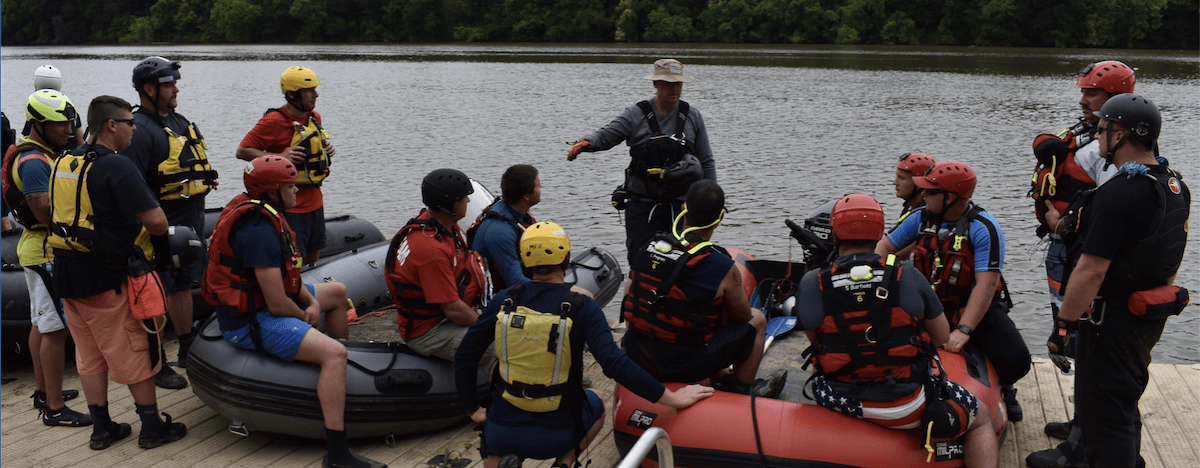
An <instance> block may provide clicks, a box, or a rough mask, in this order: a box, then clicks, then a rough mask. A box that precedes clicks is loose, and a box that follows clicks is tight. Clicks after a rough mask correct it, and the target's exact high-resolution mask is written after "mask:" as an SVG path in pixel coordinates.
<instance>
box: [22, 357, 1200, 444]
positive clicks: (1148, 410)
mask: <svg viewBox="0 0 1200 468" xmlns="http://www.w3.org/2000/svg"><path fill="white" fill-rule="evenodd" d="M176 346H177V345H176V343H175V342H174V341H172V342H170V343H168V346H167V353H168V356H174V355H175V347H176ZM1034 361H1035V362H1034V366H1033V371H1032V372H1030V374H1029V375H1028V376H1027V377H1025V378H1024V379H1023V380H1022V381H1021V382H1020V383H1019V384H1018V386H1017V388H1018V394H1017V396H1018V398H1019V399H1020V401H1021V404H1022V406H1023V407H1024V410H1025V420H1024V421H1021V422H1018V423H1014V424H1010V425H1009V432H1008V435H1007V438H1006V440H1005V442H1004V444H1003V446H1002V447H1001V450H1000V466H1001V467H1005V468H1017V467H1024V466H1025V462H1024V460H1025V456H1026V455H1027V454H1029V453H1030V452H1032V451H1036V450H1042V449H1045V448H1049V447H1052V446H1054V445H1056V444H1057V443H1058V441H1056V440H1052V439H1050V438H1049V437H1047V436H1046V435H1045V434H1043V433H1042V426H1043V425H1044V424H1045V423H1046V422H1047V421H1063V420H1066V418H1068V417H1070V415H1071V411H1072V404H1071V402H1070V401H1069V399H1068V398H1067V395H1070V394H1071V393H1072V389H1073V386H1074V379H1073V378H1072V377H1071V376H1064V375H1062V374H1061V373H1059V372H1058V370H1057V369H1056V368H1055V367H1054V366H1053V364H1051V363H1050V362H1049V361H1048V360H1045V359H1039V358H1035V360H1034ZM588 364H589V367H587V369H586V375H588V376H589V377H590V378H591V379H592V382H593V385H592V388H593V390H595V391H596V392H597V393H598V394H599V395H601V396H602V397H603V398H604V400H605V403H606V406H607V411H608V413H607V415H611V414H612V411H613V408H612V392H613V386H614V383H613V381H612V380H611V379H608V378H607V377H605V376H604V375H603V373H602V372H601V370H600V368H599V366H598V365H596V364H595V361H594V360H591V359H590V358H589V359H588ZM1150 370H1151V381H1150V386H1149V387H1148V388H1147V389H1146V393H1145V395H1144V396H1143V397H1142V400H1141V410H1142V415H1143V420H1144V430H1143V435H1142V455H1143V456H1144V457H1145V458H1146V461H1147V463H1148V466H1149V467H1179V468H1185V467H1197V466H1200V365H1197V364H1193V365H1169V364H1153V365H1152V366H1151V369H1150ZM181 372H183V373H186V372H185V371H181ZM3 377H4V378H5V379H6V380H7V379H10V378H11V379H15V380H13V381H11V382H9V383H6V384H4V385H3V386H2V387H0V464H2V465H3V466H4V467H5V468H24V467H38V468H52V467H87V468H100V467H110V466H112V467H122V468H125V467H146V468H150V467H164V468H165V467H319V466H320V465H321V457H322V455H323V454H324V451H325V444H324V443H323V442H321V441H312V440H305V439H295V438H291V437H286V436H280V435H275V434H268V433H253V434H251V435H250V436H249V437H241V436H238V435H234V434H232V433H230V432H229V431H228V430H227V428H228V424H229V421H228V420H227V419H225V418H224V417H222V416H220V415H218V414H217V413H215V412H214V411H213V410H211V409H209V408H208V407H206V406H204V404H203V403H202V402H201V401H200V400H199V399H198V398H196V396H195V394H193V393H192V390H191V388H190V387H189V388H185V389H182V390H163V389H159V390H158V404H159V408H160V410H162V411H165V412H167V413H170V414H171V415H172V416H173V417H174V419H175V421H178V422H183V423H186V424H187V426H188V435H187V437H185V438H183V439H182V440H179V441H177V442H174V443H171V444H168V445H164V446H162V447H159V448H155V449H153V450H142V449H140V448H138V446H137V442H136V439H137V431H138V427H139V425H140V424H139V423H138V421H137V416H136V415H135V414H134V412H133V401H132V397H131V396H130V395H129V391H128V390H127V389H125V388H124V387H123V386H119V385H116V384H112V383H110V385H109V399H110V400H109V406H110V407H111V412H112V416H113V419H114V420H115V421H118V422H127V423H131V424H132V425H133V430H134V434H133V435H132V436H131V437H130V438H128V439H125V440H122V441H120V442H118V443H116V444H114V445H113V446H112V447H110V448H108V449H106V450H102V451H94V450H90V449H89V448H88V447H87V445H88V437H89V436H90V435H91V429H90V428H64V427H47V426H45V425H43V424H42V423H41V421H40V420H39V418H38V413H37V411H36V410H34V409H33V408H32V406H31V402H30V399H29V395H30V394H31V393H33V389H34V380H33V371H32V369H30V368H29V367H28V366H13V365H9V366H7V367H6V368H5V369H4V374H3ZM65 388H73V389H79V388H80V385H79V377H78V375H77V374H76V373H75V371H74V368H73V366H72V365H71V364H70V363H68V370H67V376H66V379H65ZM68 404H69V406H71V407H72V408H73V409H76V410H80V411H86V407H87V404H86V403H84V401H83V397H82V395H81V396H80V398H78V399H76V400H73V401H70V402H68ZM473 426H474V425H473V424H470V423H467V422H464V423H462V424H458V425H455V426H452V427H449V428H447V429H444V430H442V431H439V432H435V433H430V434H424V435H418V436H411V437H406V438H402V439H399V440H396V441H394V443H392V444H390V445H389V444H388V443H386V442H385V441H382V440H369V439H367V440H358V441H353V442H352V444H351V445H352V446H353V448H354V449H355V450H357V451H358V452H359V453H362V454H363V455H365V456H368V457H370V458H373V459H376V460H380V461H383V462H386V463H387V464H388V466H391V467H393V468H408V467H413V468H421V467H429V466H443V467H451V466H453V467H454V468H463V467H481V466H482V463H481V462H480V461H479V453H478V451H477V447H478V441H479V438H478V436H477V435H476V433H475V432H474V431H473ZM447 454H448V455H450V458H451V459H459V460H458V462H457V463H453V464H446V465H431V464H429V461H430V460H431V459H434V458H435V457H437V456H439V455H443V456H444V455H447ZM586 458H590V459H591V460H592V465H591V466H592V467H596V468H608V467H612V466H615V465H616V464H617V463H618V462H619V461H620V455H619V454H618V453H617V449H616V446H615V445H614V444H613V438H612V421H611V416H609V417H608V418H606V421H605V427H604V429H603V430H602V431H601V433H600V436H599V437H598V440H597V442H596V443H594V444H593V446H592V448H591V449H590V451H589V452H588V453H586ZM524 466H526V467H549V466H550V461H541V462H535V461H532V460H530V461H526V462H525V465H524Z"/></svg>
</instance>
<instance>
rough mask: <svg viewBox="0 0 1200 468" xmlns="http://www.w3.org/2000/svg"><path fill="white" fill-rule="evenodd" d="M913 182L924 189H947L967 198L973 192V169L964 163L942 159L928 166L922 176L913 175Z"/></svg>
mask: <svg viewBox="0 0 1200 468" xmlns="http://www.w3.org/2000/svg"><path fill="white" fill-rule="evenodd" d="M913 183H914V184H917V187H921V188H923V189H926V190H939V189H940V190H947V191H950V192H954V193H955V194H957V195H958V196H959V198H963V199H967V198H971V194H973V193H975V171H974V170H973V169H971V166H968V165H966V163H960V162H958V161H943V162H940V163H937V164H934V165H933V167H930V168H929V171H928V172H926V173H925V175H924V176H916V177H913Z"/></svg>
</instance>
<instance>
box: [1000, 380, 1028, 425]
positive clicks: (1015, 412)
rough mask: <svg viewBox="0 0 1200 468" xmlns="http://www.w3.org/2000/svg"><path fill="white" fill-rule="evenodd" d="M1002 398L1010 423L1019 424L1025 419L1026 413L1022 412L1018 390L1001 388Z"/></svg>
mask: <svg viewBox="0 0 1200 468" xmlns="http://www.w3.org/2000/svg"><path fill="white" fill-rule="evenodd" d="M1000 397H1001V398H1002V399H1004V406H1005V410H1006V411H1007V412H1008V420H1009V421H1012V422H1017V421H1020V420H1022V419H1024V418H1025V412H1024V411H1023V410H1021V403H1020V402H1018V401H1017V389H1015V388H1012V387H1000Z"/></svg>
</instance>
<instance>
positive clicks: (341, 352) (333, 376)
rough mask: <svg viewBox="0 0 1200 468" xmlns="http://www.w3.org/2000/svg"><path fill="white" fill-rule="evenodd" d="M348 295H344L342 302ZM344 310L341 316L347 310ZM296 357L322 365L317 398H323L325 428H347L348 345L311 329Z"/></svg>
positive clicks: (318, 379)
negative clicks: (343, 344) (345, 420)
mask: <svg viewBox="0 0 1200 468" xmlns="http://www.w3.org/2000/svg"><path fill="white" fill-rule="evenodd" d="M344 301H345V299H344V298H343V304H344ZM344 312H345V311H344V310H343V313H342V317H343V318H345V317H346V314H345V313H344ZM296 359H297V360H300V361H305V362H313V363H316V364H318V365H320V366H321V374H320V375H319V376H318V377H317V399H318V400H320V401H321V414H322V415H323V416H324V417H325V428H326V429H331V430H335V431H343V430H345V422H344V419H345V416H346V347H345V346H342V344H341V343H338V342H337V340H334V339H333V338H330V337H328V336H325V335H324V334H322V333H321V332H319V331H317V330H316V329H314V328H310V329H308V333H306V334H305V335H304V341H301V342H300V349H299V350H298V351H297V352H296Z"/></svg>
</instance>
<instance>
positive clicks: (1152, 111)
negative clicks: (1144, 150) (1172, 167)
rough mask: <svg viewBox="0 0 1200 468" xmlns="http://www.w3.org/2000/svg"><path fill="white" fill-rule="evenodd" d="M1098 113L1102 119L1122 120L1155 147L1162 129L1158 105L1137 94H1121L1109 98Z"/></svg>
mask: <svg viewBox="0 0 1200 468" xmlns="http://www.w3.org/2000/svg"><path fill="white" fill-rule="evenodd" d="M1097 115H1099V116H1100V119H1101V120H1113V121H1116V122H1121V125H1124V126H1125V128H1127V129H1129V133H1130V134H1132V135H1135V136H1136V137H1137V139H1138V140H1139V141H1141V142H1143V143H1145V144H1146V146H1147V147H1149V148H1153V147H1154V142H1155V141H1158V134H1159V132H1160V131H1162V115H1161V114H1159V113H1158V106H1155V105H1154V103H1153V102H1151V101H1150V100H1149V99H1146V98H1144V97H1141V96H1138V95H1136V94H1120V95H1117V96H1113V97H1111V98H1109V99H1108V101H1107V102H1105V103H1104V106H1103V107H1101V108H1100V112H1099V113H1098V114H1097Z"/></svg>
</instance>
